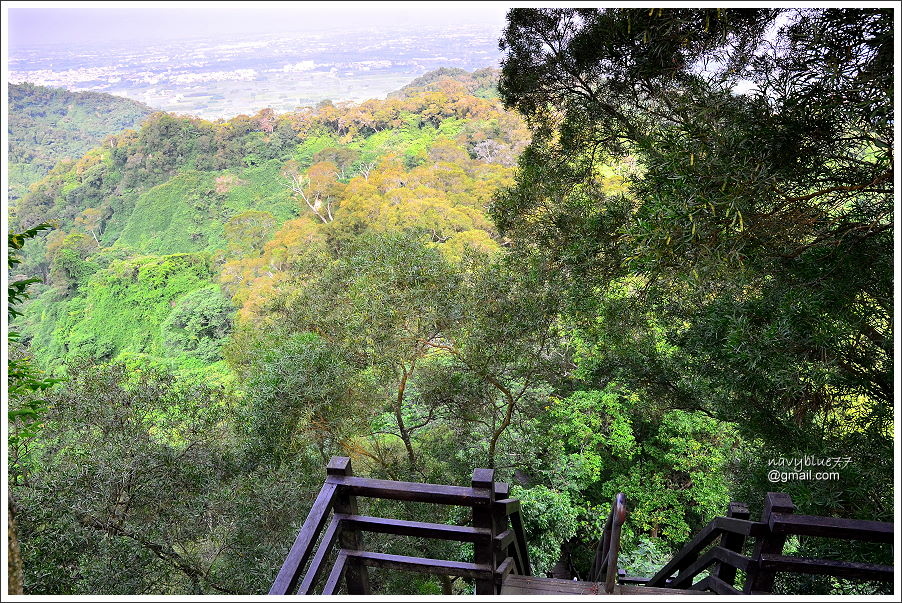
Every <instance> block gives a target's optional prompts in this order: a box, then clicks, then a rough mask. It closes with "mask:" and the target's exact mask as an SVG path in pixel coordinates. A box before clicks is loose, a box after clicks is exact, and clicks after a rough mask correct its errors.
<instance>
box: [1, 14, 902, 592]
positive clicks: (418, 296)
mask: <svg viewBox="0 0 902 603" xmlns="http://www.w3.org/2000/svg"><path fill="white" fill-rule="evenodd" d="M769 32H771V33H769ZM767 35H771V36H775V38H774V39H775V40H776V41H775V42H774V43H773V44H761V40H763V39H765V37H766V36H767ZM501 47H502V49H503V50H504V51H505V59H504V62H503V65H502V70H501V71H500V72H499V71H497V70H492V69H485V70H479V71H476V72H474V73H467V72H464V71H462V70H456V69H441V70H438V71H435V72H432V73H430V74H427V75H425V76H423V77H421V78H418V79H417V80H416V81H414V82H412V83H411V84H410V85H409V86H407V87H405V88H404V89H402V90H400V91H398V92H396V93H394V94H391V95H389V97H388V98H387V99H385V100H370V101H366V102H363V103H346V102H337V101H336V102H331V101H324V102H322V103H319V104H318V105H317V106H315V107H307V108H304V109H300V110H298V111H295V112H292V113H286V114H276V113H274V112H273V111H272V110H269V109H263V110H261V111H259V112H258V113H256V114H255V115H252V116H247V115H241V116H238V117H235V118H233V119H230V120H227V121H226V120H220V121H217V122H209V121H205V120H201V119H198V118H192V117H183V116H176V115H170V114H166V113H154V114H153V115H151V116H150V117H148V118H147V119H146V120H145V121H143V123H142V124H141V125H140V127H138V128H137V129H134V130H128V129H127V130H123V131H117V132H116V133H114V134H112V135H109V136H107V137H106V138H104V139H103V140H102V141H101V142H100V144H98V145H97V146H96V147H95V148H92V149H91V150H89V151H87V152H86V153H84V154H83V155H81V156H80V158H78V159H75V160H72V161H63V162H60V163H59V164H57V165H56V166H55V167H54V168H53V169H52V170H51V171H50V172H49V173H48V174H47V175H46V176H45V177H44V178H43V179H41V180H40V181H39V182H37V183H36V184H35V185H34V186H33V187H31V190H30V191H29V192H28V193H27V194H25V195H24V196H22V198H21V199H18V200H17V201H15V202H14V203H13V204H12V205H11V207H10V212H11V223H12V226H13V228H14V229H15V230H16V231H17V232H18V233H20V234H17V235H15V236H14V235H10V240H9V241H10V249H11V255H10V258H11V260H10V274H11V276H12V277H13V279H14V280H15V279H19V280H18V283H16V282H14V283H13V285H11V289H10V314H11V318H12V319H13V321H12V326H13V329H14V332H13V333H11V338H12V341H11V343H10V358H9V360H8V362H9V366H10V384H9V391H10V410H11V412H10V419H11V420H10V439H9V474H8V480H9V484H10V505H11V509H12V511H13V512H14V517H15V521H16V532H17V536H18V540H19V544H20V548H21V556H22V560H23V566H24V582H25V589H26V592H27V593H33V594H39V593H43V594H49V593H59V594H88V593H95V594H100V593H102V594H150V593H161V594H176V593H209V594H217V593H264V592H266V590H267V588H268V587H269V584H270V583H271V582H272V580H273V577H274V576H275V574H276V572H277V570H278V568H279V566H280V564H281V562H282V559H283V558H284V556H285V553H286V552H287V550H288V547H289V546H290V544H291V542H292V540H293V538H294V535H295V534H296V533H297V530H298V527H299V526H300V525H301V523H302V522H303V519H304V517H305V516H306V514H307V511H308V509H309V507H310V505H311V504H312V502H313V499H314V497H315V495H316V492H317V490H318V489H319V487H320V485H321V484H322V479H323V475H324V467H325V464H326V462H327V461H328V459H329V458H330V456H332V455H335V454H341V455H345V456H350V457H352V459H353V463H354V466H355V471H356V472H357V473H358V474H363V475H367V476H371V477H377V478H387V479H401V480H413V481H426V482H434V483H444V484H462V483H467V481H468V480H469V476H470V474H471V472H472V470H473V468H474V467H492V468H495V469H496V471H497V473H498V475H499V477H500V478H501V479H504V480H507V481H510V482H511V483H512V484H513V488H512V495H513V496H515V497H517V498H519V499H521V501H522V503H523V515H524V520H525V522H526V531H527V535H528V540H529V546H530V554H531V556H532V559H533V563H534V566H535V571H536V573H537V575H541V574H543V573H544V572H547V571H548V570H549V569H550V568H551V567H552V566H553V565H554V564H555V563H556V562H557V561H558V560H559V559H561V558H562V555H563V556H564V558H565V559H567V560H568V562H569V563H570V564H571V565H572V567H573V568H574V569H576V571H577V572H584V571H586V570H587V569H588V565H589V564H590V563H591V559H592V555H593V552H594V546H595V544H596V542H597V540H598V536H599V533H600V530H601V523H602V522H603V521H604V518H605V517H606V515H607V510H608V509H609V505H610V501H611V498H612V497H613V495H614V494H615V493H616V492H624V493H626V495H627V496H628V499H629V502H630V509H631V514H630V519H629V522H628V523H627V524H626V526H625V528H624V535H623V539H624V544H623V551H624V553H623V558H622V564H623V565H624V566H625V568H626V569H627V571H628V572H629V573H632V574H635V575H649V574H650V573H652V572H654V571H655V570H656V569H657V568H658V567H660V566H661V565H663V563H664V562H665V561H666V559H667V558H668V556H669V555H670V554H671V553H672V551H673V550H675V549H676V548H677V547H678V546H679V545H680V544H681V543H682V542H684V541H686V540H687V539H688V538H689V537H690V536H691V535H692V533H693V532H694V531H696V530H697V529H698V528H699V527H700V526H702V525H704V524H705V523H706V522H707V521H708V520H709V519H711V518H712V517H714V516H716V515H721V514H723V511H724V510H725V508H726V506H727V504H728V503H729V502H730V501H731V500H743V501H747V502H748V503H749V504H750V507H751V508H752V511H753V514H754V513H755V512H756V511H758V512H760V504H761V501H762V500H763V497H764V493H765V492H767V491H774V490H780V491H785V492H788V493H789V494H790V495H791V496H792V498H793V501H794V502H795V504H796V505H797V506H798V507H799V508H800V509H802V510H804V512H805V513H808V514H822V515H834V516H843V517H856V518H862V519H877V520H891V518H892V514H893V487H892V483H893V460H892V459H893V452H892V451H893V438H894V433H893V423H892V421H893V389H892V368H893V360H892V358H893V349H892V338H893V333H892V307H893V297H892V274H893V264H892V262H893V260H892V247H893V223H892V211H893V190H892V182H893V180H892V174H893V172H892V169H893V168H892V166H893V155H892V147H891V141H892V128H893V123H892V89H893V72H894V71H893V40H892V13H891V11H890V10H889V9H880V10H876V9H875V10H857V9H856V10H852V9H829V10H827V9H818V10H789V9H786V10H783V9H780V10H777V9H774V10H770V9H767V10H765V9H727V10H722V9H710V10H708V9H704V10H702V9H691V10H690V9H676V10H659V9H654V10H651V11H649V10H647V9H610V10H596V9H577V10H571V9H554V10H551V9H548V10H545V9H542V10H537V9H515V10H512V11H511V12H510V13H509V16H508V25H507V29H506V31H505V32H504V36H503V38H502V40H501ZM11 112H12V108H11ZM13 160H14V159H13V155H11V159H10V161H13ZM29 229H30V230H29ZM805 455H813V456H818V457H851V463H850V464H849V465H848V467H846V468H845V469H844V470H843V471H842V472H841V475H840V479H839V480H835V481H804V480H797V481H787V482H786V483H780V484H773V483H770V482H768V468H769V467H768V460H769V459H779V458H794V457H802V456H805ZM371 504H372V505H373V508H371V509H370V512H371V514H377V513H376V512H377V511H379V510H380V509H377V508H375V507H376V506H377V505H388V504H389V503H387V502H379V503H375V502H374V503H371ZM392 504H399V505H400V504H402V503H392ZM756 505H758V507H756ZM381 510H382V511H385V510H386V509H384V508H383V509H381ZM455 513H460V511H459V510H458V511H455V510H453V509H452V510H446V509H435V508H429V509H425V508H419V507H416V506H415V505H408V508H407V509H406V514H407V516H411V515H413V516H415V517H417V518H419V519H422V520H424V521H443V522H448V523H456V522H458V521H463V520H465V518H463V517H457V516H456V515H455ZM373 546H382V547H383V550H384V551H386V552H393V553H404V549H405V548H409V544H406V543H400V542H392V541H385V542H382V543H381V544H379V545H375V544H374V545H373ZM467 546H468V545H460V544H454V543H442V542H439V543H435V542H430V543H429V544H424V545H423V549H422V551H421V553H422V554H423V555H425V556H430V557H436V558H444V559H459V560H461V561H465V560H469V559H470V558H471V557H472V550H471V549H468V548H467ZM817 546H823V545H818V544H814V543H812V542H808V541H804V540H798V539H795V540H792V541H791V542H790V543H789V547H790V548H792V549H794V550H797V551H801V552H803V553H808V554H811V556H816V555H817V554H828V553H830V552H836V551H840V550H842V545H838V544H835V543H834V544H831V545H830V546H831V549H832V550H831V551H826V550H820V549H818V550H812V547H817ZM842 552H843V553H844V554H846V556H847V557H848V556H851V557H852V558H854V559H859V560H870V561H878V562H884V563H891V561H887V560H886V559H884V558H883V557H882V556H883V555H885V553H884V552H882V551H880V550H878V549H873V548H872V549H862V550H857V549H854V550H842ZM881 588H886V587H881V586H875V585H871V584H867V583H866V584H855V585H853V584H850V583H847V582H843V581H838V580H836V579H833V578H827V577H818V576H810V577H802V578H791V579H789V578H787V579H784V580H783V581H782V582H780V583H779V584H778V590H777V592H805V593H850V592H868V593H876V592H883V591H882V590H880V589H881ZM373 589H374V591H376V592H394V593H407V592H409V593H423V594H427V593H447V594H450V593H463V592H472V585H470V584H467V583H466V582H465V581H463V580H454V581H450V580H438V579H436V578H430V577H427V576H423V577H411V576H410V575H403V576H400V577H399V576H394V575H392V574H389V573H378V574H377V575H376V576H375V577H374V587H373Z"/></svg>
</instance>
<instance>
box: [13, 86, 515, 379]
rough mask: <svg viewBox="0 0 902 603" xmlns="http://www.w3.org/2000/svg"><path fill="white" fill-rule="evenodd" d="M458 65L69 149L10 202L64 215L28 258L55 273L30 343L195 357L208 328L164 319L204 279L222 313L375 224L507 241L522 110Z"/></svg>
mask: <svg viewBox="0 0 902 603" xmlns="http://www.w3.org/2000/svg"><path fill="white" fill-rule="evenodd" d="M451 75H452V77H444V76H443V74H442V73H437V74H434V77H427V78H424V79H423V81H424V82H426V81H427V80H428V85H425V86H416V87H415V88H414V89H410V90H408V92H407V93H406V94H405V95H404V96H403V97H402V98H390V99H387V100H383V101H379V100H372V101H366V102H364V103H360V104H354V103H335V104H333V103H330V102H325V103H321V104H320V105H318V106H317V107H315V108H306V109H302V110H299V111H297V112H295V113H290V114H284V115H277V114H275V113H274V112H273V111H271V110H269V109H264V110H262V111H260V112H259V113H257V114H256V115H254V116H245V115H241V116H238V117H235V118H233V119H231V120H229V121H227V122H216V123H213V122H209V121H205V120H202V119H198V118H190V117H178V116H173V115H169V114H165V113H156V114H154V115H152V116H150V117H149V118H148V119H146V120H145V121H144V122H143V124H142V125H141V127H140V128H139V129H138V130H135V131H133V130H127V131H124V132H122V133H121V134H118V135H114V136H111V137H110V138H109V139H108V140H107V141H106V142H105V143H104V144H103V145H102V146H99V147H96V148H94V149H92V150H90V151H89V152H87V153H86V154H84V156H82V157H81V158H80V159H78V160H76V161H64V162H61V163H59V164H58V165H57V166H56V167H55V168H54V169H53V170H51V171H50V173H48V175H47V176H46V177H44V178H43V179H42V180H41V181H39V182H38V183H36V184H35V185H34V186H33V187H32V189H31V191H30V192H28V193H27V194H26V195H25V196H24V197H23V198H22V199H20V200H19V203H18V204H17V206H16V208H15V213H14V216H13V218H14V224H15V225H17V227H20V228H28V227H30V226H33V225H35V224H38V223H40V222H44V221H48V220H52V221H55V222H56V223H57V224H58V228H57V229H55V230H54V231H53V232H51V233H49V234H48V235H46V236H43V237H42V238H40V239H38V240H36V241H32V242H31V244H30V246H29V247H28V248H27V249H26V257H25V262H24V263H23V265H22V271H23V274H31V275H39V276H41V277H42V279H43V281H44V284H43V286H40V285H39V286H36V287H35V299H34V300H33V302H32V307H31V309H30V312H27V313H26V316H27V318H26V324H23V325H21V328H22V331H23V334H24V335H25V337H26V339H27V340H28V341H29V342H30V343H31V346H32V351H33V353H34V355H35V357H36V358H37V359H38V360H39V361H40V362H41V363H42V364H44V365H45V366H49V365H51V364H54V363H56V362H57V361H60V360H64V359H72V358H74V357H77V356H88V357H92V358H94V359H111V358H116V357H117V356H118V355H120V354H122V353H140V354H150V355H152V356H155V357H158V358H162V357H166V358H170V359H171V360H172V362H175V363H176V364H184V362H185V361H189V360H190V361H191V363H196V360H197V359H198V358H199V356H198V355H197V353H195V352H194V349H195V347H196V345H197V344H198V343H197V342H192V343H191V344H190V345H188V348H184V347H179V346H175V347H173V346H172V345H169V344H166V343H165V342H166V341H168V340H167V337H168V335H167V333H168V331H167V330H166V328H164V324H163V323H164V322H165V321H166V320H169V319H170V318H173V317H174V316H175V314H177V313H178V311H179V310H178V308H179V307H180V304H182V303H183V302H184V303H188V301H187V300H188V297H189V296H190V295H192V294H193V292H194V291H197V290H200V289H209V288H211V287H212V288H213V289H210V291H214V292H215V291H217V290H220V289H221V291H222V294H223V295H224V296H225V297H223V298H222V303H218V306H217V308H218V309H217V310H216V312H215V315H216V316H217V317H221V316H222V315H223V314H224V313H225V314H227V313H228V312H233V313H234V311H235V310H238V311H239V313H238V316H239V317H240V318H241V319H251V318H253V317H254V316H255V315H256V314H257V313H258V312H259V310H260V308H261V306H262V304H264V303H265V302H266V300H268V299H270V298H272V297H273V296H274V295H277V294H278V292H279V288H280V287H281V286H282V283H283V282H284V281H285V279H286V276H285V275H286V274H287V273H286V270H289V268H290V266H291V265H292V263H293V262H296V261H297V260H296V258H297V257H299V255H302V254H303V253H304V252H305V249H307V248H310V247H311V246H313V247H315V246H316V245H318V244H326V245H328V246H330V247H331V248H335V249H337V248H339V247H342V246H344V245H346V244H348V243H349V242H350V241H352V240H354V239H355V238H356V237H358V236H359V235H360V234H361V233H364V232H366V231H372V232H386V231H405V232H414V233H419V234H418V235H417V236H422V237H424V240H426V241H428V244H429V245H432V246H434V247H435V248H436V249H438V250H439V251H441V252H442V253H443V254H444V255H445V256H446V257H448V258H449V259H450V260H452V261H457V260H459V259H460V258H461V257H462V256H463V254H464V253H465V251H466V249H468V248H475V249H479V250H482V251H484V252H489V253H492V252H495V251H497V250H499V249H500V248H501V245H502V243H503V241H502V240H501V238H500V237H499V235H498V233H497V232H496V230H495V228H494V227H493V226H492V224H491V221H490V220H489V219H488V217H487V214H486V209H487V207H488V204H489V202H490V200H491V197H492V194H493V193H494V191H496V190H497V189H498V188H499V187H501V186H505V185H509V184H510V183H511V182H512V178H513V172H514V168H513V165H514V162H515V158H516V155H517V154H518V153H519V149H520V148H522V147H523V146H524V145H525V144H526V138H527V137H526V129H525V125H524V124H523V122H522V121H521V120H520V119H519V118H517V117H516V116H515V115H514V114H512V113H509V112H507V111H505V110H504V109H503V108H502V107H501V105H500V103H499V102H498V101H497V100H496V99H487V98H480V97H477V96H474V95H473V85H474V83H475V80H474V79H473V78H472V77H471V76H470V74H466V73H463V74H458V73H454V74H451ZM484 75H486V74H483V76H484ZM489 75H491V74H489ZM461 80H464V81H461ZM483 80H485V77H481V78H480V81H483ZM421 83H423V82H421ZM483 83H484V84H485V81H483ZM487 85H491V83H489V84H487ZM185 254H188V255H185ZM189 256H190V257H191V260H190V261H186V260H185V258H186V257H189ZM173 279H174V280H173ZM164 289H165V291H166V294H165V295H162V294H161V293H160V292H161V291H163V290H164ZM207 297H208V298H209V296H207ZM140 300H144V301H140ZM157 301H160V303H159V304H158V303H157ZM160 304H162V305H160ZM226 306H229V308H230V310H229V309H228V308H226ZM191 307H192V308H193V307H194V305H193V302H192V304H191ZM172 313H175V314H173V315H172V316H170V314H172ZM173 319H174V318H173ZM217 320H219V318H217ZM223 320H224V319H223ZM225 322H228V321H225ZM104 323H105V324H107V325H112V324H115V325H117V328H116V331H117V333H116V335H115V337H113V336H111V335H110V333H108V332H106V330H105V329H104V328H103V326H102V324H104ZM227 330H228V329H225V330H224V331H222V332H220V334H219V335H218V336H217V338H219V337H220V336H222V335H224V333H225V331H227ZM170 339H171V338H170ZM192 341H193V340H192ZM216 343H218V344H221V343H222V342H210V345H207V343H204V344H203V346H202V347H203V348H204V349H205V350H206V349H207V348H210V349H213V348H217V347H218V346H217V345H215V344H216ZM211 346H212V347H211ZM186 349H188V350H189V351H187V352H186V351H185V350H186ZM217 358H218V354H217V353H216V352H215V350H214V351H213V352H209V353H207V352H204V354H203V359H204V360H205V361H212V362H215V361H216V359H217ZM192 359H193V360H192Z"/></svg>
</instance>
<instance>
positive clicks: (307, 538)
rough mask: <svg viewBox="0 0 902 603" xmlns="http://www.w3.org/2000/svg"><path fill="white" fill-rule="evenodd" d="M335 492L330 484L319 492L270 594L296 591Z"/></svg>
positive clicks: (334, 488)
mask: <svg viewBox="0 0 902 603" xmlns="http://www.w3.org/2000/svg"><path fill="white" fill-rule="evenodd" d="M335 491H336V486H335V485H334V484H328V483H327V484H325V485H324V486H323V487H322V489H321V490H320V491H319V494H318V495H317V496H316V500H315V501H313V506H312V507H310V513H308V514H307V519H306V520H305V521H304V525H303V526H302V527H301V530H300V531H299V532H298V535H297V538H295V540H294V544H293V545H291V550H290V551H288V556H287V557H286V558H285V563H283V564H282V569H280V570H279V574H278V575H277V576H276V579H275V581H274V582H273V584H272V587H271V588H270V589H269V594H271V595H288V594H292V591H294V588H295V586H297V583H298V578H299V577H300V573H301V571H302V570H303V569H304V565H305V564H306V563H307V560H308V559H310V554H311V553H312V552H313V545H314V543H315V542H316V538H317V536H319V533H320V531H321V530H322V529H323V525H325V523H326V516H327V514H328V513H329V510H330V509H331V508H332V504H333V500H334V498H335Z"/></svg>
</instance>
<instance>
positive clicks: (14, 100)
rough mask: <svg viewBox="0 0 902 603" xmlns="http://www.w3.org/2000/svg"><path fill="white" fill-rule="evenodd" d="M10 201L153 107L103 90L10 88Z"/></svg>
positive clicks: (140, 118)
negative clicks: (60, 164)
mask: <svg viewBox="0 0 902 603" xmlns="http://www.w3.org/2000/svg"><path fill="white" fill-rule="evenodd" d="M8 93H9V124H8V128H9V130H8V131H9V171H10V178H9V198H10V200H15V199H18V198H20V197H22V196H23V195H24V194H25V193H26V192H27V191H28V187H29V185H31V184H32V183H34V182H37V181H38V180H40V179H41V177H42V176H44V174H46V173H47V172H49V171H50V169H51V168H52V167H53V166H54V165H55V164H56V163H57V162H58V161H59V160H61V159H66V158H75V157H80V156H81V155H83V154H84V153H85V152H87V151H88V150H90V149H91V148H93V147H95V146H96V145H97V144H99V143H100V142H101V141H102V140H103V139H104V138H105V137H106V136H107V135H109V134H115V133H117V132H120V131H121V130H125V129H126V128H133V127H135V126H136V125H138V124H139V123H140V122H141V120H143V119H144V118H145V117H147V116H148V115H150V113H151V112H152V110H151V108H150V107H148V106H146V105H144V104H143V103H139V102H136V101H133V100H129V99H126V98H119V97H116V96H112V95H109V94H103V93H99V92H70V91H68V90H63V89H61V88H46V87H44V86H35V85H34V84H29V83H24V84H9V86H8Z"/></svg>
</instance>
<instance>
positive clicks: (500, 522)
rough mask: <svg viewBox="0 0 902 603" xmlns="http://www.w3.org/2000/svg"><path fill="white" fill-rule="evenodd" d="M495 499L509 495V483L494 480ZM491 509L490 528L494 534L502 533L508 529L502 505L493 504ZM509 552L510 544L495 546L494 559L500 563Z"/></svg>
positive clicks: (508, 555)
mask: <svg viewBox="0 0 902 603" xmlns="http://www.w3.org/2000/svg"><path fill="white" fill-rule="evenodd" d="M494 488H495V500H504V499H506V498H507V497H508V496H510V492H511V488H510V485H509V484H506V483H504V482H495V485H494ZM492 509H494V510H493V511H492V523H493V525H492V530H493V533H494V534H495V536H497V535H498V534H502V533H504V531H505V530H507V529H508V521H507V513H505V512H504V508H503V507H499V506H497V505H493V506H492ZM511 556H512V555H511V554H510V545H508V546H506V547H497V546H496V547H495V560H496V561H497V562H498V563H499V564H500V563H502V562H503V561H504V560H505V559H506V558H507V557H511Z"/></svg>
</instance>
